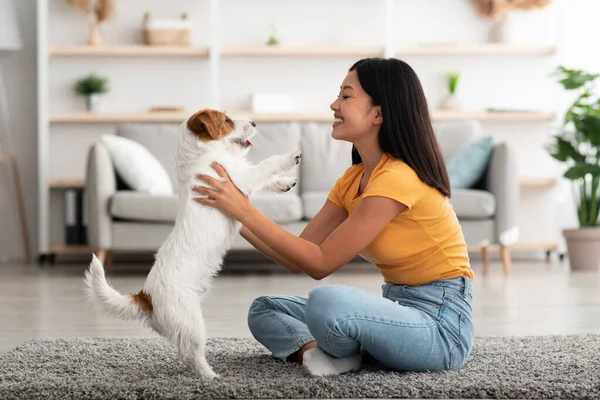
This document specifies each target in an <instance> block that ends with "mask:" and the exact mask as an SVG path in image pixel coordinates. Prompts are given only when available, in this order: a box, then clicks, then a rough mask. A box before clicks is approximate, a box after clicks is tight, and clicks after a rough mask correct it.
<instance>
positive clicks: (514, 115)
mask: <svg viewBox="0 0 600 400" xmlns="http://www.w3.org/2000/svg"><path fill="white" fill-rule="evenodd" d="M431 118H432V119H433V120H435V121H462V120H468V119H473V120H478V121H483V122H551V121H554V119H555V118H556V114H555V113H553V112H539V111H536V112H534V111H521V112H519V111H510V112H508V111H460V110H459V111H452V110H448V111H446V110H433V111H432V112H431Z"/></svg>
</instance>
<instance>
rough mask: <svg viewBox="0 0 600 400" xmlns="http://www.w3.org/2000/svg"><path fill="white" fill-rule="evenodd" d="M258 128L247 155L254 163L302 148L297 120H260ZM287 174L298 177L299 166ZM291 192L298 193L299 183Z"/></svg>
mask: <svg viewBox="0 0 600 400" xmlns="http://www.w3.org/2000/svg"><path fill="white" fill-rule="evenodd" d="M256 128H257V129H258V133H257V134H256V135H255V136H254V137H253V138H252V144H253V146H252V148H251V149H250V151H249V152H248V156H247V159H248V160H249V161H250V162H251V163H252V164H258V163H259V162H261V161H262V160H264V159H265V158H268V157H270V156H272V155H275V154H284V153H287V152H289V151H292V150H295V149H298V148H300V124H299V123H297V122H289V123H275V122H272V123H271V122H260V123H258V124H257V126H256ZM303 156H304V154H303ZM285 175H289V176H294V177H298V175H299V168H298V167H296V168H294V169H293V170H292V171H290V172H289V173H287V174H285ZM290 193H295V194H297V193H298V185H296V186H295V187H293V188H292V190H290V192H289V193H288V194H290Z"/></svg>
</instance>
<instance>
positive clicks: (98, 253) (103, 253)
mask: <svg viewBox="0 0 600 400" xmlns="http://www.w3.org/2000/svg"><path fill="white" fill-rule="evenodd" d="M106 254H107V251H106V250H104V249H100V250H98V251H96V258H98V261H100V263H101V264H102V265H104V263H105V262H106Z"/></svg>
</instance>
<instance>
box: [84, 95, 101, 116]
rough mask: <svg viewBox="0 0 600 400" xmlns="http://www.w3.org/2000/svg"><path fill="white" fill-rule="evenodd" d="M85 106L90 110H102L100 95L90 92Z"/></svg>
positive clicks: (86, 97)
mask: <svg viewBox="0 0 600 400" xmlns="http://www.w3.org/2000/svg"><path fill="white" fill-rule="evenodd" d="M85 108H86V110H88V111H89V112H96V111H100V95H99V94H88V95H87V96H85Z"/></svg>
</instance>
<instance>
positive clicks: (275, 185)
mask: <svg viewBox="0 0 600 400" xmlns="http://www.w3.org/2000/svg"><path fill="white" fill-rule="evenodd" d="M297 183H298V178H294V177H291V176H282V177H280V178H277V179H275V180H274V181H273V182H271V184H270V185H269V186H268V189H269V190H271V191H272V192H275V193H285V192H289V191H290V190H292V188H293V187H294V186H296V184H297Z"/></svg>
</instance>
